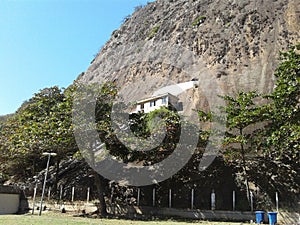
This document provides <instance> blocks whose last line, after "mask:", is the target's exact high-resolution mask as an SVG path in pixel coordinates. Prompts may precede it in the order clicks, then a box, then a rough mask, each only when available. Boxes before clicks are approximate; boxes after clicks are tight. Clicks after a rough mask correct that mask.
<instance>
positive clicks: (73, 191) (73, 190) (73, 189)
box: [71, 187, 75, 202]
mask: <svg viewBox="0 0 300 225" xmlns="http://www.w3.org/2000/svg"><path fill="white" fill-rule="evenodd" d="M74 195H75V187H72V200H71V201H72V202H74Z"/></svg>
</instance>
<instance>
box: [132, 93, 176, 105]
mask: <svg viewBox="0 0 300 225" xmlns="http://www.w3.org/2000/svg"><path fill="white" fill-rule="evenodd" d="M165 96H172V97H173V98H176V99H178V98H177V97H176V96H174V95H172V94H170V93H164V94H161V95H156V96H152V97H149V98H145V99H142V100H139V101H137V102H136V103H137V104H141V103H145V102H150V101H153V100H156V99H159V98H162V97H165Z"/></svg>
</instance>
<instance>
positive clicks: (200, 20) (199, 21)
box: [192, 16, 206, 27]
mask: <svg viewBox="0 0 300 225" xmlns="http://www.w3.org/2000/svg"><path fill="white" fill-rule="evenodd" d="M205 20H206V16H198V17H197V18H196V19H195V20H194V21H193V23H192V26H193V27H196V26H199V25H200V24H202V23H204V21H205Z"/></svg>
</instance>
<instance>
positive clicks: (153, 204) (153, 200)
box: [152, 188, 155, 207]
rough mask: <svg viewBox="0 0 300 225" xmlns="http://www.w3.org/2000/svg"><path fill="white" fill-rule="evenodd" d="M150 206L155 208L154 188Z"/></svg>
mask: <svg viewBox="0 0 300 225" xmlns="http://www.w3.org/2000/svg"><path fill="white" fill-rule="evenodd" d="M152 206H153V207H154V206H155V188H153V191H152Z"/></svg>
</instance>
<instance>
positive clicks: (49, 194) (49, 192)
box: [48, 187, 51, 201]
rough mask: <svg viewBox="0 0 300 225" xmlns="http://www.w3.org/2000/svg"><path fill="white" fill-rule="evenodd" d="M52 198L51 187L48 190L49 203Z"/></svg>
mask: <svg viewBox="0 0 300 225" xmlns="http://www.w3.org/2000/svg"><path fill="white" fill-rule="evenodd" d="M50 197H51V187H49V188H48V201H50Z"/></svg>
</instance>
